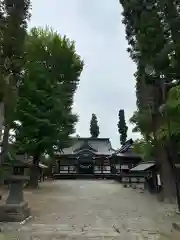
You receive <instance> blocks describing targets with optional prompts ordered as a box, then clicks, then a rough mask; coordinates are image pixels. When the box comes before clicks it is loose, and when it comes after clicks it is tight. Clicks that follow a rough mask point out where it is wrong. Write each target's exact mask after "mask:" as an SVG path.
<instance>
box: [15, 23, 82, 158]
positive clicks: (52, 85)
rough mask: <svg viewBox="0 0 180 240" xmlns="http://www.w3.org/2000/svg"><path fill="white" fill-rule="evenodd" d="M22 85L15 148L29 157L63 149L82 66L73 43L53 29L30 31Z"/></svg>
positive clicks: (74, 118)
mask: <svg viewBox="0 0 180 240" xmlns="http://www.w3.org/2000/svg"><path fill="white" fill-rule="evenodd" d="M26 52H27V54H26V60H27V61H26V64H25V81H24V83H23V84H22V85H21V86H20V89H19V101H18V107H17V111H16V120H18V121H19V122H20V123H21V124H20V125H17V124H16V126H15V130H16V147H17V148H18V149H19V151H24V152H27V153H29V154H31V155H35V154H38V155H40V154H43V153H45V152H46V153H49V154H52V153H53V152H54V149H55V148H56V149H57V148H58V149H60V150H61V149H62V148H64V147H65V146H66V144H68V142H69V135H70V134H72V133H74V131H75V124H76V122H77V120H78V118H77V115H75V114H73V113H72V104H73V97H74V93H75V91H76V89H77V86H78V84H79V81H80V79H79V77H80V74H81V71H82V69H83V62H82V61H81V59H80V56H79V55H78V54H77V53H76V50H75V43H74V42H71V41H70V40H69V39H68V38H67V37H66V36H64V37H61V36H60V35H59V34H58V33H56V32H54V31H52V29H48V28H47V29H45V30H44V29H41V28H33V29H32V30H31V31H30V33H29V34H28V36H27V39H26Z"/></svg>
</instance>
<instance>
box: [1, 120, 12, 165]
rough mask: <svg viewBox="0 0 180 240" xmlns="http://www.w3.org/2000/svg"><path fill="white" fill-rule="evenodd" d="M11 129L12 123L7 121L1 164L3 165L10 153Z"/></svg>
mask: <svg viewBox="0 0 180 240" xmlns="http://www.w3.org/2000/svg"><path fill="white" fill-rule="evenodd" d="M9 131H10V125H9V124H6V123H5V127H4V135H3V142H2V152H1V162H0V165H2V164H3V163H4V161H5V160H6V157H7V154H8V147H9Z"/></svg>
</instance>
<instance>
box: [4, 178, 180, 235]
mask: <svg viewBox="0 0 180 240" xmlns="http://www.w3.org/2000/svg"><path fill="white" fill-rule="evenodd" d="M25 196H26V199H27V200H28V202H29V205H30V207H31V208H32V219H31V220H29V221H28V222H27V223H26V224H24V225H21V226H20V225H19V224H5V225H4V227H5V231H6V232H3V233H2V234H1V235H0V240H1V239H3V240H4V239H7V240H11V239H13V240H15V239H19V240H30V239H34V240H35V239H36V240H40V239H43V240H51V239H53V240H58V239H59V240H63V239H69V240H73V239H74V240H75V239H78V240H81V239H96V240H97V239H107V240H108V239H120V240H121V239H122V240H135V239H136V240H145V239H152V240H155V239H161V240H167V239H171V240H173V239H174V240H176V239H180V236H175V234H173V233H171V228H172V227H171V226H172V221H175V220H177V218H178V217H179V216H177V215H174V214H173V212H174V211H173V209H172V206H170V205H164V204H162V203H158V202H157V200H156V199H155V197H154V196H151V195H149V194H148V193H140V192H139V191H138V190H133V189H131V188H123V186H122V185H121V184H119V183H116V182H114V181H110V180H57V181H47V182H45V183H42V184H41V186H40V189H37V190H34V191H33V192H30V191H26V193H25ZM179 218H180V217H179ZM1 237H2V238H1Z"/></svg>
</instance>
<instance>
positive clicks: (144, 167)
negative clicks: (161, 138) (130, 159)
mask: <svg viewBox="0 0 180 240" xmlns="http://www.w3.org/2000/svg"><path fill="white" fill-rule="evenodd" d="M154 166H155V162H147V163H146V162H143V163H140V164H139V165H137V166H136V167H134V168H132V169H131V170H130V171H132V172H135V171H146V170H147V169H149V168H151V167H154Z"/></svg>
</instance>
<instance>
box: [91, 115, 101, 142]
mask: <svg viewBox="0 0 180 240" xmlns="http://www.w3.org/2000/svg"><path fill="white" fill-rule="evenodd" d="M90 133H91V137H92V138H97V137H98V136H99V126H98V121H97V116H96V114H94V113H93V114H92V118H91V122H90Z"/></svg>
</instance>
